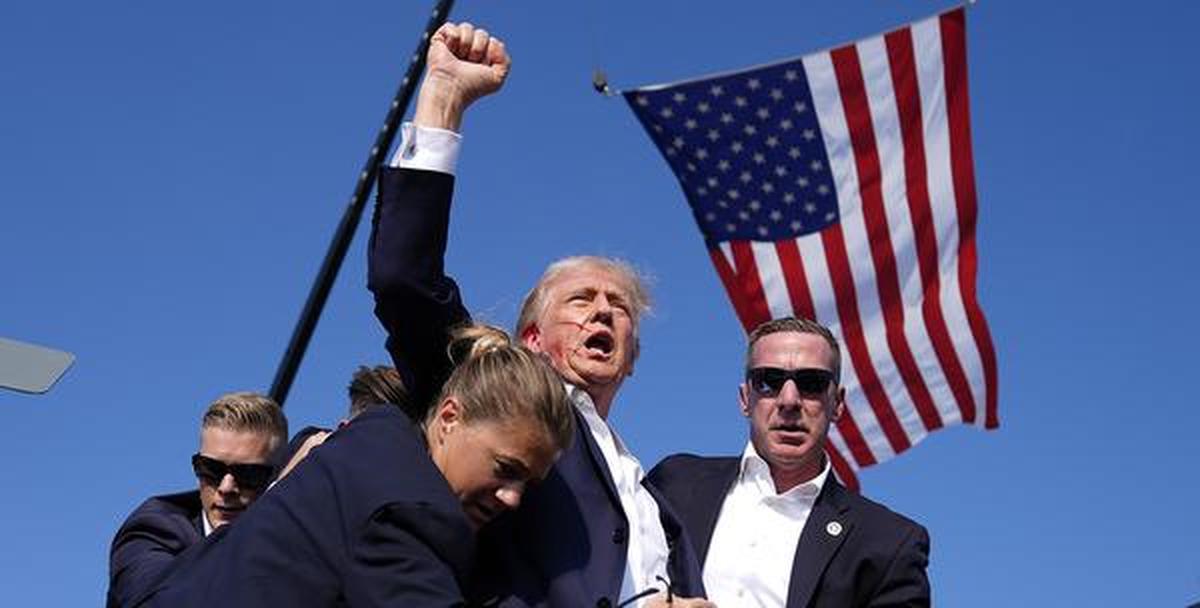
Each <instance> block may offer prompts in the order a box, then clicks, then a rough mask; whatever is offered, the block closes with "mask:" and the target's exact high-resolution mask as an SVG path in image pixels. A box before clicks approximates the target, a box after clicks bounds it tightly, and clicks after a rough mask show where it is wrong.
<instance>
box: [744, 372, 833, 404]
mask: <svg viewBox="0 0 1200 608" xmlns="http://www.w3.org/2000/svg"><path fill="white" fill-rule="evenodd" d="M788 380H791V381H792V382H795V383H796V390H798V391H800V393H801V394H803V395H819V394H821V393H824V392H825V391H826V390H827V389H828V388H829V385H831V384H833V372H831V371H829V370H827V369H819V368H805V369H779V368H778V367H755V368H752V369H750V370H747V371H746V384H749V385H750V388H751V389H753V390H754V392H756V393H758V394H759V395H762V396H763V397H774V396H776V395H778V394H779V391H781V390H783V385H784V383H785V382H787V381H788Z"/></svg>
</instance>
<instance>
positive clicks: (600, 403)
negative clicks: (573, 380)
mask: <svg viewBox="0 0 1200 608" xmlns="http://www.w3.org/2000/svg"><path fill="white" fill-rule="evenodd" d="M620 386H621V385H620V384H616V385H609V386H581V387H579V388H581V389H583V392H585V393H587V394H588V397H591V398H592V405H594V406H596V413H597V414H600V417H601V418H602V419H604V420H605V421H608V410H609V408H611V407H612V403H613V401H614V400H616V398H617V389H618V388H620Z"/></svg>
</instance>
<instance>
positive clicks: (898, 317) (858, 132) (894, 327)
mask: <svg viewBox="0 0 1200 608" xmlns="http://www.w3.org/2000/svg"><path fill="white" fill-rule="evenodd" d="M830 55H831V56H832V58H833V69H834V73H835V74H836V75H837V81H838V90H839V91H840V92H841V98H842V106H843V108H844V111H845V113H846V123H847V126H848V127H849V132H850V144H851V147H852V148H853V149H854V164H855V167H856V169H857V170H858V189H859V193H860V195H861V196H862V203H863V205H862V211H863V220H864V221H865V222H866V226H867V240H868V242H869V243H870V246H871V261H872V262H874V265H875V286H876V288H877V289H878V291H879V305H880V308H881V309H882V312H883V320H884V327H885V331H884V335H885V337H886V338H887V344H888V350H889V351H890V352H891V354H892V359H893V361H895V363H896V370H897V371H898V372H900V377H901V378H902V379H903V380H904V385H905V386H906V387H907V388H908V394H909V396H910V397H911V398H912V402H913V405H914V406H915V408H916V410H917V414H918V415H919V416H920V417H921V422H922V424H924V425H925V428H926V429H927V430H933V429H936V428H941V426H942V416H941V414H940V413H938V410H937V406H935V405H934V403H933V395H931V394H930V393H929V387H927V386H926V385H925V379H924V378H923V377H922V376H921V370H920V368H919V367H918V366H917V360H916V357H914V356H913V354H912V349H911V348H910V347H909V345H908V338H907V337H906V336H905V335H904V301H903V299H902V298H901V296H900V279H899V278H898V273H897V271H896V258H895V255H894V254H893V253H892V237H891V230H890V229H889V227H888V221H887V213H886V212H885V211H884V208H883V190H882V180H883V172H882V169H881V167H880V165H879V150H878V148H877V144H876V142H875V127H874V124H873V123H872V121H871V107H870V104H869V103H868V102H867V88H866V84H865V83H864V82H863V76H862V65H861V64H860V62H859V60H858V50H857V49H856V48H855V47H854V46H845V47H842V48H840V49H836V50H834V51H833V52H831V53H830Z"/></svg>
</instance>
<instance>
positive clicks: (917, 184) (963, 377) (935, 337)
mask: <svg viewBox="0 0 1200 608" xmlns="http://www.w3.org/2000/svg"><path fill="white" fill-rule="evenodd" d="M884 42H885V43H886V44H887V51H888V64H889V65H890V66H891V71H892V87H893V88H894V89H895V91H896V110H897V113H898V115H899V119H900V135H901V138H902V139H903V140H904V181H905V188H906V191H907V193H908V212H909V216H910V217H911V218H912V220H911V221H912V227H913V235H914V236H915V237H916V238H915V241H916V243H915V245H916V250H917V266H918V268H919V269H920V272H921V286H922V292H923V294H924V296H923V297H922V298H921V316H922V318H923V320H924V321H925V328H926V330H927V331H928V332H929V340H930V342H932V344H933V352H934V354H935V355H936V356H937V360H938V364H939V365H940V366H941V368H942V374H943V375H945V377H946V383H947V384H948V385H949V387H950V392H951V394H953V395H954V400H955V402H957V403H958V410H959V412H960V414H961V416H962V419H963V421H965V422H970V421H972V420H974V419H975V397H974V395H972V394H971V385H970V381H969V380H967V374H966V372H964V371H963V367H962V363H961V362H960V361H959V360H958V355H957V354H956V353H955V352H954V343H953V342H952V341H951V340H950V330H949V328H948V327H947V326H946V318H945V315H944V314H943V313H942V302H941V297H940V294H941V290H942V288H941V275H940V274H939V273H938V251H937V235H936V234H935V232H934V227H933V210H932V207H931V204H930V201H929V184H928V182H927V181H926V180H927V179H928V176H929V173H928V170H927V166H926V160H925V130H924V127H923V125H922V118H921V117H922V113H921V93H920V91H919V90H918V85H917V64H916V59H915V58H914V56H915V53H914V51H913V39H912V30H911V29H910V28H904V29H901V30H897V31H895V32H892V33H890V34H888V35H886V36H884Z"/></svg>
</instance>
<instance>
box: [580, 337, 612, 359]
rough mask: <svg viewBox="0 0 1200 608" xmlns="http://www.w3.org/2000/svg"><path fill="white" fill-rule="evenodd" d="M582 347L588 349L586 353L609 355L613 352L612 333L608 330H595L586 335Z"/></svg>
mask: <svg viewBox="0 0 1200 608" xmlns="http://www.w3.org/2000/svg"><path fill="white" fill-rule="evenodd" d="M583 346H584V348H586V349H587V350H588V354H595V355H603V356H605V357H607V356H609V355H611V354H612V352H613V347H614V346H615V341H614V340H613V337H612V334H610V333H608V332H603V331H602V332H597V333H594V334H592V335H591V336H589V337H588V339H587V340H585V341H584V343H583Z"/></svg>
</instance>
